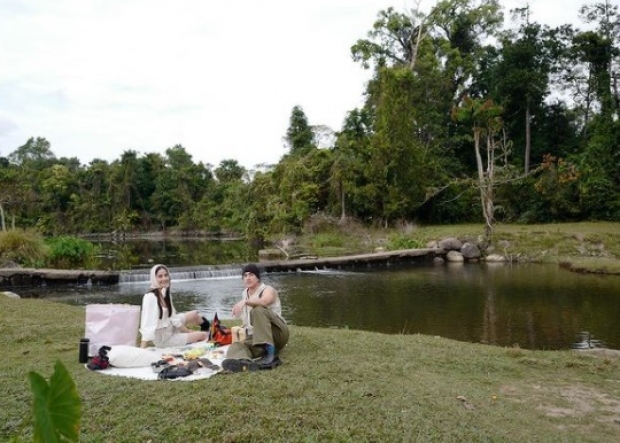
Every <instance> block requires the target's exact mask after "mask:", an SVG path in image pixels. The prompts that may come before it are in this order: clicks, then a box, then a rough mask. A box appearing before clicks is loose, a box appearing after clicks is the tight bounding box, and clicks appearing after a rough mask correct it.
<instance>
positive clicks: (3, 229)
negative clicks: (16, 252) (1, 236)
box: [0, 203, 6, 232]
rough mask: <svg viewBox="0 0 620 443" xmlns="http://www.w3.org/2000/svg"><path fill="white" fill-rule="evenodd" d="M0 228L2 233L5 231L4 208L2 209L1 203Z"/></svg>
mask: <svg viewBox="0 0 620 443" xmlns="http://www.w3.org/2000/svg"><path fill="white" fill-rule="evenodd" d="M0 226H1V227H2V232H4V231H6V224H5V223H4V208H3V207H2V203H0Z"/></svg>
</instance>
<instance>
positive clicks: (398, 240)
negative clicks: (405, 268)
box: [388, 234, 426, 251]
mask: <svg viewBox="0 0 620 443" xmlns="http://www.w3.org/2000/svg"><path fill="white" fill-rule="evenodd" d="M425 247H426V246H425V245H424V244H423V243H422V240H418V239H415V238H411V237H409V236H407V235H405V234H397V235H394V236H391V237H390V239H389V242H388V249H389V250H390V251H397V250H399V249H423V248H425Z"/></svg>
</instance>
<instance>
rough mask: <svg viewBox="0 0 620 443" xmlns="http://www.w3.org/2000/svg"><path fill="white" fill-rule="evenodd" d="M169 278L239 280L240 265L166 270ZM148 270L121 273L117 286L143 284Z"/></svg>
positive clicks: (148, 276) (146, 279)
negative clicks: (237, 278) (235, 278)
mask: <svg viewBox="0 0 620 443" xmlns="http://www.w3.org/2000/svg"><path fill="white" fill-rule="evenodd" d="M168 270H169V271H170V278H171V279H172V280H173V281H174V280H177V281H178V280H206V279H215V278H231V277H239V278H241V265H221V266H192V267H183V268H168ZM149 273H150V269H136V270H132V271H122V272H121V273H120V275H119V280H118V283H119V284H131V283H144V282H148V281H149V279H150V274H149Z"/></svg>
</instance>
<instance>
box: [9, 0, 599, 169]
mask: <svg viewBox="0 0 620 443" xmlns="http://www.w3.org/2000/svg"><path fill="white" fill-rule="evenodd" d="M435 3H436V2H435V1H434V0H422V3H421V5H422V9H423V10H425V11H428V10H429V9H430V8H431V7H432V6H433V5H434V4H435ZM525 3H526V2H525V0H503V4H504V5H505V7H506V10H505V12H506V13H507V12H508V9H509V8H513V7H515V6H523V5H525ZM587 3H593V0H530V5H531V8H532V10H533V19H534V20H535V21H538V22H540V23H546V24H549V25H551V26H557V25H560V24H565V23H573V24H575V25H577V26H581V23H580V22H579V21H578V19H577V11H578V9H579V7H580V6H581V5H583V4H587ZM414 5H415V3H414V2H413V1H411V0H409V1H405V0H392V1H388V0H312V1H293V0H262V1H256V0H236V1H235V0H178V1H173V0H1V1H0V156H7V155H8V154H10V153H11V152H13V151H14V150H15V149H16V148H18V147H19V146H21V145H23V144H24V143H25V142H26V141H27V140H28V138H30V137H44V138H46V139H47V140H48V141H49V142H50V143H51V149H52V151H53V152H54V154H56V156H57V157H77V158H79V160H80V161H81V162H82V163H83V164H88V163H90V161H91V160H93V159H95V158H99V159H103V160H107V161H113V160H116V159H118V158H120V156H121V154H122V153H123V152H124V151H126V150H130V149H131V150H135V151H137V152H139V153H141V154H145V153H148V152H160V153H164V152H165V150H166V149H167V148H169V147H172V146H174V145H176V144H181V145H183V146H184V147H185V148H186V149H187V151H188V152H189V153H190V154H191V155H192V157H193V159H194V161H195V162H199V161H201V162H204V163H205V164H206V163H210V164H212V165H214V166H217V165H218V164H219V163H220V162H221V161H222V160H225V159H234V160H237V161H238V162H239V163H240V164H241V165H243V166H245V167H247V168H253V167H254V166H255V165H257V164H263V163H276V162H278V160H279V159H280V158H281V156H282V155H284V154H285V153H286V150H285V149H284V147H283V141H282V138H283V136H284V135H285V133H286V129H287V127H288V123H289V117H290V114H291V110H292V109H293V107H294V106H295V105H299V106H301V107H302V108H303V110H304V111H305V113H306V115H307V117H308V119H309V122H310V124H311V125H319V124H320V125H327V126H329V127H331V128H333V129H334V130H336V131H337V130H339V129H340V128H341V125H342V122H343V120H344V117H345V115H346V112H347V111H350V110H352V109H354V108H356V107H359V106H360V105H361V102H362V93H363V91H364V84H365V82H366V81H367V80H368V78H369V75H370V73H369V72H368V71H364V70H363V69H362V68H361V66H360V65H359V64H356V63H354V62H353V60H352V59H351V53H350V48H351V46H352V45H353V44H354V43H355V42H356V41H357V40H358V39H360V38H365V37H366V34H367V32H368V31H369V30H370V29H371V27H372V24H373V22H374V20H375V19H376V16H377V13H378V12H379V11H380V10H383V9H386V8H388V7H389V6H393V7H394V8H395V9H396V10H397V11H400V12H407V11H408V10H409V9H411V8H413V7H414Z"/></svg>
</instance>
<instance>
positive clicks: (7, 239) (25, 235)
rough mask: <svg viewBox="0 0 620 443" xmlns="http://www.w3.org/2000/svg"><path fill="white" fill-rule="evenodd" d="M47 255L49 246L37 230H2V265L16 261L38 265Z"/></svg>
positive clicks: (0, 234) (0, 252)
mask: <svg viewBox="0 0 620 443" xmlns="http://www.w3.org/2000/svg"><path fill="white" fill-rule="evenodd" d="M47 256H48V248H47V247H46V245H45V241H44V240H43V237H42V236H41V235H40V234H39V233H38V232H37V231H32V230H28V231H26V230H23V229H12V230H10V231H2V232H0V265H1V264H3V263H4V264H10V263H15V264H18V265H21V266H35V267H36V266H39V265H40V264H41V263H42V262H44V261H45V259H46V257H47Z"/></svg>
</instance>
